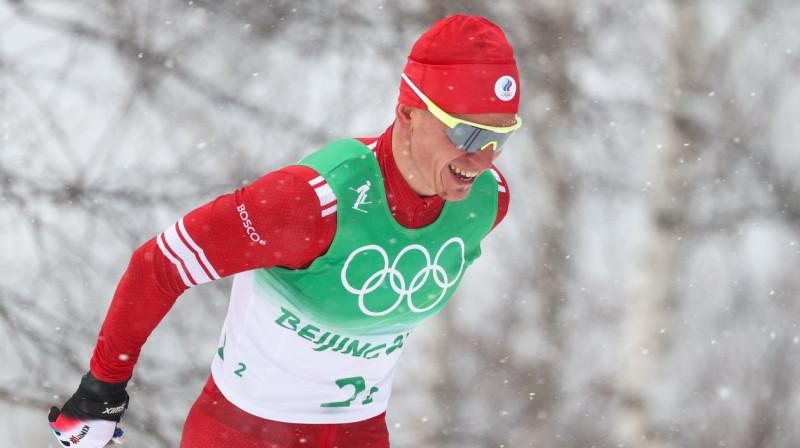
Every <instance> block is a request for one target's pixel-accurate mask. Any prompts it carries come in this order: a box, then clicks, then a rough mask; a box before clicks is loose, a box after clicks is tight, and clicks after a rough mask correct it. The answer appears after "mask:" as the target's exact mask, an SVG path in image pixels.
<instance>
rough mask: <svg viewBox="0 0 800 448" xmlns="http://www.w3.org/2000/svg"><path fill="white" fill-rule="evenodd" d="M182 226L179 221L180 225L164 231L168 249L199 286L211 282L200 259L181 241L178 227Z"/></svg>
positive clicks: (163, 235)
mask: <svg viewBox="0 0 800 448" xmlns="http://www.w3.org/2000/svg"><path fill="white" fill-rule="evenodd" d="M180 224H181V221H178V223H176V224H175V225H172V226H170V227H168V228H167V230H165V231H164V233H163V234H162V237H163V238H164V243H165V244H166V246H167V248H168V249H169V250H170V251H172V253H174V254H175V255H177V256H178V258H179V259H180V261H182V262H183V265H184V266H186V271H188V272H187V273H188V274H189V276H190V277H191V280H192V281H193V282H194V283H195V284H197V285H199V284H202V283H207V282H210V281H211V278H210V277H209V276H208V274H206V271H205V270H204V269H203V265H202V264H201V261H200V258H199V257H198V256H197V254H196V253H195V252H194V251H192V249H191V248H190V247H189V246H187V245H186V243H184V242H183V240H181V237H180V235H179V234H178V226H179V225H180ZM173 263H174V261H173Z"/></svg>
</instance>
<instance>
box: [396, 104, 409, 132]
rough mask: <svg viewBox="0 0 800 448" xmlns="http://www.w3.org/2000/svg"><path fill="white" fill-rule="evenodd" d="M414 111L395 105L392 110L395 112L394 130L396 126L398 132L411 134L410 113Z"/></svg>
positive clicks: (407, 107) (403, 105)
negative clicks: (398, 128) (398, 129)
mask: <svg viewBox="0 0 800 448" xmlns="http://www.w3.org/2000/svg"><path fill="white" fill-rule="evenodd" d="M413 110H414V108H413V107H411V106H406V105H405V104H401V103H397V106H396V107H395V108H394V112H395V128H397V127H398V126H399V127H400V130H402V131H403V132H411V129H412V126H411V112H412V111H413Z"/></svg>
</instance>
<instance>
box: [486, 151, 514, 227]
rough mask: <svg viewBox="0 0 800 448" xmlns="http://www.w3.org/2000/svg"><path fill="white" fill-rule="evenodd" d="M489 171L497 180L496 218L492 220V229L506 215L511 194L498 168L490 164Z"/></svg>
mask: <svg viewBox="0 0 800 448" xmlns="http://www.w3.org/2000/svg"><path fill="white" fill-rule="evenodd" d="M489 171H490V172H491V173H492V175H493V176H494V179H495V180H496V181H497V218H496V219H495V221H494V225H492V229H494V228H495V227H497V225H498V224H500V221H502V220H503V218H505V217H506V214H507V213H508V205H509V204H510V202H511V195H510V193H509V191H508V183H507V182H506V178H505V177H504V176H503V174H502V173H501V172H500V170H499V169H498V168H497V167H496V166H494V165H492V167H491V168H489Z"/></svg>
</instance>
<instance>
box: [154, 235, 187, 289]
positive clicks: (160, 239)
mask: <svg viewBox="0 0 800 448" xmlns="http://www.w3.org/2000/svg"><path fill="white" fill-rule="evenodd" d="M156 243H158V248H159V249H161V253H162V254H164V256H165V257H167V259H168V260H169V261H171V262H172V264H174V265H175V267H176V268H177V269H178V274H180V276H181V280H183V284H184V285H186V287H187V288H191V287H192V286H194V283H192V281H191V280H189V277H187V276H186V271H185V270H184V269H183V265H182V264H181V262H180V260H178V259H177V258H175V257H173V256H172V254H171V253H170V252H169V250H168V249H167V248H166V246H165V245H164V234H163V233H162V234H161V235H159V236H158V238H156Z"/></svg>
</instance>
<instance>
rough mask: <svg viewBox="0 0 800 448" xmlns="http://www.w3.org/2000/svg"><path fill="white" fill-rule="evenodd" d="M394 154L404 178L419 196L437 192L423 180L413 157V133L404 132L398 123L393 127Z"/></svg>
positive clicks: (431, 194)
mask: <svg viewBox="0 0 800 448" xmlns="http://www.w3.org/2000/svg"><path fill="white" fill-rule="evenodd" d="M392 156H393V157H394V161H395V164H396V165H397V169H398V171H400V175H401V176H403V180H405V181H406V183H407V184H408V185H409V186H410V187H411V189H412V190H413V191H414V193H416V194H417V196H419V197H423V198H424V197H427V196H433V195H435V194H436V192H435V191H433V190H432V189H431V188H430V187H429V186H428V185H426V184H425V183H424V182H423V180H422V176H421V175H420V173H419V170H418V169H417V168H416V166H415V165H414V161H413V159H412V158H411V135H410V134H409V133H407V132H404V131H403V129H402V126H398V125H397V123H395V126H394V127H393V128H392Z"/></svg>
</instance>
